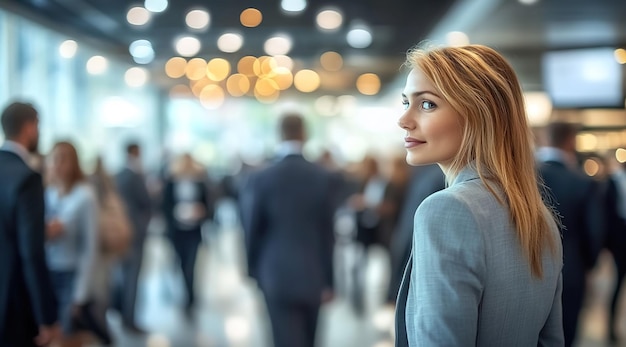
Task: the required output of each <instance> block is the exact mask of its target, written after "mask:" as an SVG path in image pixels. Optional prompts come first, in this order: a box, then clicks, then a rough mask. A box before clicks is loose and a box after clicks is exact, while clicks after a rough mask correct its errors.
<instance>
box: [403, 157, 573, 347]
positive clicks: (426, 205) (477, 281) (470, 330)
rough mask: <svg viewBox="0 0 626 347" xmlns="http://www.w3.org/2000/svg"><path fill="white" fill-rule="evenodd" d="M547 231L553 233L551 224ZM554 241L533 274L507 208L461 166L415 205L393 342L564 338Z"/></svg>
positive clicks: (540, 342) (532, 342)
mask: <svg viewBox="0 0 626 347" xmlns="http://www.w3.org/2000/svg"><path fill="white" fill-rule="evenodd" d="M500 194H501V193H500ZM501 195H502V194H501ZM546 217H547V218H549V217H548V216H546ZM552 231H553V235H552V236H553V237H554V238H555V241H558V237H559V236H558V230H557V227H556V224H553V230H552ZM555 245H556V246H557V252H556V253H555V254H552V253H551V252H550V251H548V250H546V252H545V253H544V258H543V277H542V278H541V279H537V278H533V276H532V275H531V271H530V265H529V263H528V260H527V258H526V256H525V254H524V252H523V250H522V248H521V245H520V243H519V240H518V236H517V232H516V230H515V227H514V225H513V224H512V222H511V220H510V216H509V211H508V208H506V207H505V206H502V205H501V204H500V203H499V202H498V200H497V199H496V198H495V197H494V196H493V194H492V193H491V192H490V191H489V190H488V189H487V188H486V187H485V185H484V184H483V182H482V181H481V180H480V179H479V177H478V175H477V173H476V172H475V171H474V170H472V169H470V168H466V169H465V170H463V171H462V172H461V173H460V174H459V176H458V177H457V178H456V179H455V181H454V182H453V184H452V185H451V186H450V187H449V188H447V189H444V190H442V191H440V192H437V193H434V194H433V195H431V196H430V197H428V198H427V199H426V200H424V202H422V204H421V205H420V207H419V208H418V209H417V212H416V213H415V232H414V235H413V253H412V256H411V260H410V261H409V264H408V265H407V269H406V272H405V277H404V280H403V282H402V285H401V288H400V293H399V295H398V304H397V305H398V306H397V311H396V346H463V347H466V346H520V347H521V346H562V345H563V325H562V316H561V267H562V252H561V247H560V244H559V243H558V242H555Z"/></svg>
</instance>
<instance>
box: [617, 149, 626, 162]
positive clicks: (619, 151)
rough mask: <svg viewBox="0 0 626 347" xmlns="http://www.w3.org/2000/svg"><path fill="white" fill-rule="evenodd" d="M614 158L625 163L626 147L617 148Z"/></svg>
mask: <svg viewBox="0 0 626 347" xmlns="http://www.w3.org/2000/svg"><path fill="white" fill-rule="evenodd" d="M615 159H617V161H619V162H620V163H622V164H623V163H626V149H623V148H618V149H617V150H616V151H615Z"/></svg>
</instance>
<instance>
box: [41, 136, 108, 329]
mask: <svg viewBox="0 0 626 347" xmlns="http://www.w3.org/2000/svg"><path fill="white" fill-rule="evenodd" d="M48 175H49V177H48V182H49V185H48V187H47V188H46V236H47V243H46V258H47V261H48V267H49V269H50V273H51V278H52V282H53V286H54V292H55V295H56V298H57V301H58V304H59V318H60V321H61V325H62V328H63V333H64V335H65V337H70V336H72V335H73V334H74V333H75V332H76V324H75V323H76V322H77V321H78V319H79V315H80V313H81V312H82V311H83V308H84V307H85V306H86V305H87V304H88V303H89V301H90V299H91V298H90V293H91V292H92V291H93V289H92V288H90V284H91V283H92V282H93V275H94V269H95V262H96V255H97V249H98V208H97V206H98V203H97V200H96V196H95V194H94V191H93V189H92V188H91V186H90V185H89V184H88V182H87V181H86V178H85V175H84V174H83V171H82V170H81V167H80V164H79V162H78V154H77V152H76V148H75V147H74V146H73V145H72V144H71V143H69V142H59V143H57V144H55V145H54V147H53V149H52V152H51V154H50V157H49V160H48Z"/></svg>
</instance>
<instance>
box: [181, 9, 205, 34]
mask: <svg viewBox="0 0 626 347" xmlns="http://www.w3.org/2000/svg"><path fill="white" fill-rule="evenodd" d="M210 22H211V15H209V12H207V11H205V10H191V11H189V12H188V13H187V15H186V16H185V23H187V26H188V27H190V28H191V29H196V30H203V29H206V28H207V27H208V26H209V23H210Z"/></svg>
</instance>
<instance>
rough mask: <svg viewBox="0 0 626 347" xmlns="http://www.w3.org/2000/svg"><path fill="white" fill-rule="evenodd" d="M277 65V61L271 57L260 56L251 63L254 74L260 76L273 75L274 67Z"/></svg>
mask: <svg viewBox="0 0 626 347" xmlns="http://www.w3.org/2000/svg"><path fill="white" fill-rule="evenodd" d="M277 67H278V62H277V61H276V59H274V58H273V57H268V56H262V57H259V59H257V60H256V61H255V62H254V64H252V70H253V71H254V74H255V75H257V76H259V77H262V76H267V75H274V69H275V68H277Z"/></svg>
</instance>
